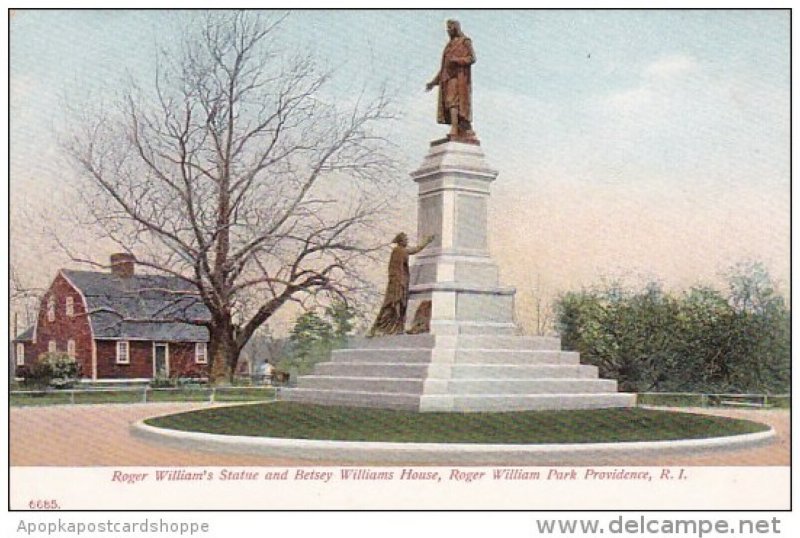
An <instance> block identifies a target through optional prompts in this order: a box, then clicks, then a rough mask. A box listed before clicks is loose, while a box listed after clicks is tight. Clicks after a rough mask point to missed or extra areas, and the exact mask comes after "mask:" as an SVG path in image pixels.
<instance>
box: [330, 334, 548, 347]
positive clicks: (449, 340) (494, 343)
mask: <svg viewBox="0 0 800 538" xmlns="http://www.w3.org/2000/svg"><path fill="white" fill-rule="evenodd" d="M434 345H436V346H437V347H444V348H480V349H487V348H498V349H526V350H549V351H559V350H561V339H560V338H558V337H555V336H518V335H502V334H501V335H493V334H457V335H432V334H399V335H394V336H376V337H375V338H363V337H355V338H348V339H347V342H346V343H345V345H344V348H343V349H430V348H432V347H434Z"/></svg>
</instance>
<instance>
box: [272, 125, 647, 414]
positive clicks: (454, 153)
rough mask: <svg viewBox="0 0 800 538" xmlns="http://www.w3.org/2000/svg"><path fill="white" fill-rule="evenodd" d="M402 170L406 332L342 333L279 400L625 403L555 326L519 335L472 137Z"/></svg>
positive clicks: (433, 406) (418, 405)
mask: <svg viewBox="0 0 800 538" xmlns="http://www.w3.org/2000/svg"><path fill="white" fill-rule="evenodd" d="M411 176H412V177H413V178H414V181H415V182H417V184H418V185H419V207H418V230H417V235H418V238H419V239H420V240H422V238H424V237H429V236H430V237H432V238H433V241H432V242H431V243H430V245H429V246H427V247H426V248H425V249H424V250H422V251H421V252H419V253H418V254H417V255H416V257H415V260H414V262H413V263H412V264H411V267H410V275H409V276H410V286H409V301H408V313H407V314H408V317H409V318H410V320H412V322H411V326H410V327H407V329H410V330H411V332H413V333H425V332H427V333H428V334H413V335H398V336H386V337H378V338H371V339H363V338H362V339H354V340H351V341H350V343H349V345H348V347H347V348H346V349H340V350H336V351H334V352H333V354H332V357H331V360H330V362H325V363H322V364H319V365H317V367H316V368H315V369H314V374H313V375H308V376H301V377H300V378H299V379H298V382H297V388H294V389H286V390H281V393H280V398H281V399H283V400H289V401H297V402H307V403H315V404H325V405H343V406H361V407H386V408H395V409H407V410H414V411H511V410H527V409H590V408H601V407H628V406H633V405H635V403H636V396H635V395H634V394H621V393H618V392H617V382H616V381H614V380H609V379H599V378H598V372H597V368H596V367H594V366H589V365H581V364H580V362H579V360H578V359H579V357H578V354H577V353H573V352H566V351H561V342H560V340H559V339H558V338H548V337H530V336H520V333H519V331H518V329H517V327H516V325H515V324H514V315H513V312H514V289H513V288H509V287H504V286H501V285H500V284H499V271H498V268H497V265H496V264H495V263H494V262H493V261H492V258H491V256H490V255H489V249H488V233H487V225H486V222H487V211H488V204H489V185H490V183H491V182H492V181H494V179H495V177H496V176H497V171H496V170H494V169H492V168H491V167H490V166H489V165H488V164H487V163H486V160H485V157H484V154H483V151H482V150H481V148H480V146H479V145H477V144H472V143H464V141H454V140H452V139H445V140H442V141H437V142H434V143H432V144H431V147H430V148H429V150H428V154H427V155H426V156H425V158H424V160H423V163H422V165H421V166H420V167H419V168H418V169H417V170H416V171H414V172H413V173H412V174H411Z"/></svg>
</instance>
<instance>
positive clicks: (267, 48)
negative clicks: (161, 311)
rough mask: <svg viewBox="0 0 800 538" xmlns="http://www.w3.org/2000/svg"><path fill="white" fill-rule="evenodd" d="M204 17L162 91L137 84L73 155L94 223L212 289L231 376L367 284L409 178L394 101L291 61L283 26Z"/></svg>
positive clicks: (167, 61)
mask: <svg viewBox="0 0 800 538" xmlns="http://www.w3.org/2000/svg"><path fill="white" fill-rule="evenodd" d="M199 16H200V17H201V18H202V21H201V22H200V24H198V25H197V26H196V27H195V28H194V29H190V30H189V31H188V32H187V35H186V37H185V39H184V43H183V46H182V51H181V53H180V54H170V53H168V52H162V53H161V54H160V59H159V62H158V66H157V69H156V74H155V77H154V84H153V87H152V88H151V89H149V90H144V89H143V88H142V87H141V86H140V85H139V84H137V83H135V82H131V84H130V87H129V88H128V90H127V91H125V92H124V94H123V96H122V98H121V99H120V100H119V102H118V103H117V104H116V105H115V106H111V107H110V108H107V109H105V110H102V111H100V112H98V113H93V114H92V115H90V116H89V117H84V118H83V121H81V122H79V123H80V125H82V128H80V129H76V130H74V131H73V132H72V134H71V135H70V136H69V137H68V139H67V140H66V141H65V146H66V148H67V150H68V153H69V155H70V156H71V157H72V158H73V159H74V161H75V163H77V165H78V168H79V170H80V171H81V173H82V175H83V176H84V177H86V178H87V180H88V181H87V185H88V187H89V188H86V189H83V191H82V193H81V194H82V198H83V202H84V206H85V207H86V208H88V213H89V218H88V220H87V223H88V224H90V225H92V226H95V227H97V228H98V229H99V230H102V234H103V235H104V236H105V237H107V238H110V239H111V240H112V241H114V242H115V243H116V244H117V245H118V246H119V247H120V248H121V249H123V250H124V251H126V252H129V253H131V254H134V255H135V256H136V259H137V263H138V264H139V265H141V266H144V267H146V268H149V269H150V270H152V271H154V272H157V273H160V274H166V275H172V276H175V277H178V278H180V279H182V280H184V281H185V282H186V283H187V284H189V285H191V286H192V288H193V289H196V290H197V292H198V294H199V298H200V299H201V300H202V302H203V303H204V304H205V306H206V307H207V309H208V311H209V312H210V319H206V320H190V321H192V322H194V323H198V324H202V325H205V326H207V327H208V329H209V332H210V349H209V351H210V353H209V354H210V356H211V360H212V368H211V371H212V373H211V375H212V378H213V379H216V380H220V379H223V378H224V377H225V376H229V375H231V374H232V372H233V371H235V368H236V363H237V361H238V357H239V354H240V352H241V350H242V348H243V347H244V346H245V344H246V343H247V342H248V340H249V339H250V338H251V336H252V335H253V334H254V332H255V331H256V330H257V329H258V328H259V327H260V326H261V325H262V324H264V323H265V322H266V321H267V320H269V319H270V317H271V316H273V315H274V314H275V313H276V312H277V311H278V310H279V309H280V308H281V307H282V306H283V305H285V304H286V303H288V302H290V301H304V300H306V299H308V298H309V297H316V296H318V295H319V294H321V293H322V294H338V295H340V296H345V295H348V294H350V293H352V292H354V291H355V290H358V289H360V288H361V287H362V286H363V284H364V281H363V280H362V278H361V277H360V274H361V270H362V269H363V267H364V264H365V262H366V261H367V260H365V258H366V257H367V255H369V254H370V253H372V252H374V251H375V250H376V249H377V248H379V247H380V246H381V245H380V243H379V241H378V240H377V235H376V234H375V233H374V232H375V230H376V228H377V227H378V226H377V225H378V224H379V221H380V217H381V215H382V214H383V213H384V212H385V210H386V208H387V207H388V202H387V196H386V187H387V185H388V183H389V182H392V181H394V178H396V177H398V176H397V170H396V166H395V160H394V159H393V157H392V153H391V145H390V144H389V142H388V138H387V136H386V132H385V130H386V129H387V122H386V120H389V119H391V118H392V114H391V111H390V103H389V100H388V99H387V97H386V96H385V94H384V93H383V92H379V93H378V95H377V96H376V97H374V98H370V99H368V98H366V97H365V95H364V93H365V92H362V93H361V95H356V96H353V97H349V98H347V99H346V100H344V103H343V102H342V100H341V99H340V100H338V101H335V100H334V98H333V96H332V95H330V94H329V93H327V86H326V83H327V82H328V79H329V75H328V74H326V73H322V72H320V71H319V69H318V68H317V67H316V65H315V62H314V60H313V58H312V57H311V56H309V55H304V54H293V55H291V56H287V55H286V54H282V53H280V52H279V42H278V40H277V39H276V36H277V35H278V29H279V26H280V23H281V22H282V20H283V17H276V16H274V15H264V14H261V13H254V12H210V13H202V14H200V15H199Z"/></svg>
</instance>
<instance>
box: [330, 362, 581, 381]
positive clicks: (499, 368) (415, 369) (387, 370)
mask: <svg viewBox="0 0 800 538" xmlns="http://www.w3.org/2000/svg"><path fill="white" fill-rule="evenodd" d="M314 374H316V375H339V376H355V377H407V378H408V377H410V378H424V377H432V378H454V379H470V378H478V379H483V378H491V379H530V378H539V377H544V378H580V379H592V378H596V377H597V367H596V366H590V365H587V364H576V365H571V364H570V365H562V364H536V365H527V364H525V365H523V364H491V365H486V364H453V365H451V364H431V365H426V364H403V363H396V362H323V363H319V364H317V365H316V367H315V368H314Z"/></svg>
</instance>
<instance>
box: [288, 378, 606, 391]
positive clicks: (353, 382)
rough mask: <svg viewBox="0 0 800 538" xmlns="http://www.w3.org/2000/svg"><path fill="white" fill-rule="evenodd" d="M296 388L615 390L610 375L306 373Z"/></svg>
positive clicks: (344, 389)
mask: <svg viewBox="0 0 800 538" xmlns="http://www.w3.org/2000/svg"><path fill="white" fill-rule="evenodd" d="M297 386H298V388H303V389H325V390H342V391H359V392H390V393H406V394H422V392H423V390H424V391H425V393H429V392H430V393H433V394H454V395H455V394H553V393H565V394H569V393H597V392H616V390H617V382H616V381H614V380H613V379H563V378H539V379H433V378H428V379H427V380H423V379H411V378H402V377H355V376H331V375H307V376H301V377H299V378H298V380H297Z"/></svg>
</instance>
